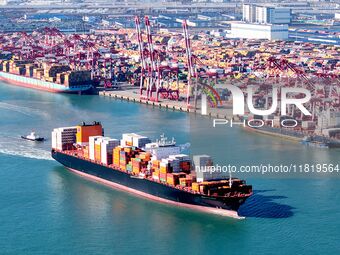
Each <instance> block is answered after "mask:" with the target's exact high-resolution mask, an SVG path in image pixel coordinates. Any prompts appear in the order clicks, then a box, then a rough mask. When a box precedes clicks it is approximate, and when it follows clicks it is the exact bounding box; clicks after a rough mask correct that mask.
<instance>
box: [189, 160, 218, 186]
mask: <svg viewBox="0 0 340 255" xmlns="http://www.w3.org/2000/svg"><path fill="white" fill-rule="evenodd" d="M193 163H194V166H195V173H196V179H197V182H204V181H208V180H212V179H213V178H214V175H213V174H212V173H210V172H209V171H206V170H207V167H209V166H212V165H213V163H212V160H211V157H210V156H208V155H195V156H194V157H193Z"/></svg>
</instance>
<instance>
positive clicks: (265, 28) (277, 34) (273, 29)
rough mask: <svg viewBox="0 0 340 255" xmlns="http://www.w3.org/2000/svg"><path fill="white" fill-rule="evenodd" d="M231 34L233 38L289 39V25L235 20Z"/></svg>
mask: <svg viewBox="0 0 340 255" xmlns="http://www.w3.org/2000/svg"><path fill="white" fill-rule="evenodd" d="M231 35H232V37H233V38H246V39H267V40H287V39H288V25H286V24H280V25H279V24H258V23H246V22H233V23H231Z"/></svg>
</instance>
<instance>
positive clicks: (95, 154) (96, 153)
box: [94, 144, 101, 161]
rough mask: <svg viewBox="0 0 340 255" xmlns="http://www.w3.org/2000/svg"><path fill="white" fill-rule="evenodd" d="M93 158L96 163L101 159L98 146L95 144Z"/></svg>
mask: <svg viewBox="0 0 340 255" xmlns="http://www.w3.org/2000/svg"><path fill="white" fill-rule="evenodd" d="M94 158H95V160H96V161H100V159H101V148H100V144H95V145H94Z"/></svg>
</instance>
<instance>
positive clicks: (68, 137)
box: [52, 122, 252, 218]
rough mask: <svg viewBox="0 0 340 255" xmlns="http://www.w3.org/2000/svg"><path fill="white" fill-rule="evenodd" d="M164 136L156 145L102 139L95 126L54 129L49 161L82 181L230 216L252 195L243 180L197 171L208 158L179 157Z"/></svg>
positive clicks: (133, 138) (128, 138)
mask: <svg viewBox="0 0 340 255" xmlns="http://www.w3.org/2000/svg"><path fill="white" fill-rule="evenodd" d="M181 148H182V147H181V146H177V145H176V142H175V140H174V139H172V140H171V141H169V140H167V139H166V138H165V137H164V136H161V139H159V140H157V141H156V142H151V140H150V139H149V138H147V137H145V136H141V135H137V134H134V133H131V134H123V136H122V139H120V140H117V139H113V138H109V137H104V136H103V129H102V126H101V124H100V123H99V122H94V123H93V124H90V125H88V124H85V123H82V124H81V125H79V126H73V127H62V128H55V129H54V130H53V132H52V157H53V158H54V159H55V160H56V161H58V162H60V163H61V164H62V165H64V166H65V167H67V168H68V169H70V170H71V171H73V172H75V173H77V174H80V175H82V176H84V177H85V178H88V179H92V180H94V181H97V182H100V183H103V184H105V185H109V186H111V187H114V188H116V189H118V190H123V191H126V192H130V193H133V194H135V195H138V196H142V197H144V198H148V199H150V200H154V201H157V202H162V203H167V204H170V205H175V206H180V207H184V208H189V209H193V210H197V211H202V212H206V213H212V214H218V215H222V216H229V217H234V218H242V217H240V216H238V213H237V210H238V208H239V207H240V205H242V204H243V203H244V202H245V201H246V199H247V198H248V197H249V196H251V195H252V186H250V185H247V184H246V182H245V181H244V180H240V179H237V178H230V177H229V176H228V177H227V176H221V175H220V174H219V175H217V174H216V173H215V174H212V173H210V172H204V171H200V169H204V167H207V166H211V165H212V160H211V158H210V156H208V155H196V156H193V161H191V160H190V158H189V156H188V155H185V154H181Z"/></svg>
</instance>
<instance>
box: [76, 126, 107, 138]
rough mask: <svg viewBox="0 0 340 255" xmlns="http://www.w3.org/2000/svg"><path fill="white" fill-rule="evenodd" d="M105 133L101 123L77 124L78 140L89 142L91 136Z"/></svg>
mask: <svg viewBox="0 0 340 255" xmlns="http://www.w3.org/2000/svg"><path fill="white" fill-rule="evenodd" d="M97 135H103V128H102V125H101V124H100V123H98V124H95V125H81V126H77V134H76V142H77V143H88V142H89V137H90V136H97Z"/></svg>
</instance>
